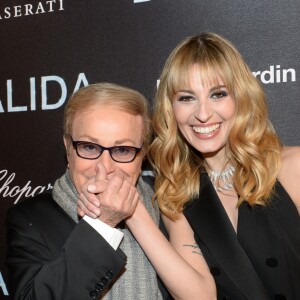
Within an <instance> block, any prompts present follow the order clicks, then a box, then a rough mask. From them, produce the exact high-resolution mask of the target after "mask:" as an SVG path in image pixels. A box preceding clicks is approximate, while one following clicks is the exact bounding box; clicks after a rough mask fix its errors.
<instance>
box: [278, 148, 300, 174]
mask: <svg viewBox="0 0 300 300" xmlns="http://www.w3.org/2000/svg"><path fill="white" fill-rule="evenodd" d="M281 159H282V166H281V170H280V172H284V173H285V172H288V173H292V175H295V174H299V175H300V147H299V146H293V147H284V148H283V150H282V155H281ZM285 175H287V174H285Z"/></svg>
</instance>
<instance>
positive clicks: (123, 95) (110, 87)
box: [63, 83, 152, 155]
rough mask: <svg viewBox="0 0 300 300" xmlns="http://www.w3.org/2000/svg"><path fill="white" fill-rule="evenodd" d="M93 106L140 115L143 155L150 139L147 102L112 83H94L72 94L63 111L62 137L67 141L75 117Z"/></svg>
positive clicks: (138, 94)
mask: <svg viewBox="0 0 300 300" xmlns="http://www.w3.org/2000/svg"><path fill="white" fill-rule="evenodd" d="M93 105H100V106H115V107H116V108H117V109H120V110H123V111H126V112H128V113H130V114H132V115H140V116H142V118H143V122H144V128H143V130H144V135H143V150H142V151H143V154H144V155H145V154H146V152H147V150H148V147H149V144H150V141H151V137H152V129H151V119H150V113H149V107H148V101H147V100H146V99H145V97H144V96H143V95H142V94H140V93H139V92H137V91H135V90H133V89H130V88H127V87H123V86H120V85H117V84H113V83H95V84H91V85H88V86H86V87H83V88H81V89H79V90H78V91H77V92H76V93H74V94H73V95H72V96H71V97H70V99H69V101H68V103H67V105H66V107H65V110H64V125H63V126H64V136H65V138H66V139H67V140H68V141H69V140H70V136H71V133H72V126H73V121H74V117H75V115H77V114H78V113H81V112H83V111H85V110H86V109H88V108H89V107H91V106H93Z"/></svg>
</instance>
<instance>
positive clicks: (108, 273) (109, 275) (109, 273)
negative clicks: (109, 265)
mask: <svg viewBox="0 0 300 300" xmlns="http://www.w3.org/2000/svg"><path fill="white" fill-rule="evenodd" d="M106 277H107V278H108V279H112V278H113V277H114V272H113V271H107V272H106Z"/></svg>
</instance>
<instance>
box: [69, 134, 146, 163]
mask: <svg viewBox="0 0 300 300" xmlns="http://www.w3.org/2000/svg"><path fill="white" fill-rule="evenodd" d="M71 139H72V144H73V147H74V149H75V150H76V153H77V155H78V156H79V157H81V158H84V159H97V158H99V157H100V156H101V154H102V153H103V151H105V150H107V151H108V152H109V154H110V157H111V158H112V160H114V161H115V162H119V163H130V162H132V161H133V160H134V159H135V158H136V156H137V154H138V153H139V152H140V151H141V149H142V147H143V146H141V147H140V148H137V147H132V146H113V147H103V146H101V145H98V144H95V143H91V142H84V141H74V140H73V138H72V137H71Z"/></svg>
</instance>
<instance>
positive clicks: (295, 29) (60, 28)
mask: <svg viewBox="0 0 300 300" xmlns="http://www.w3.org/2000/svg"><path fill="white" fill-rule="evenodd" d="M299 19H300V2H299V1H298V0H288V1H287V0H276V1H269V0H255V1H249V0H239V1H238V0H230V1H229V0H201V1H199V0H173V1H171V0H169V1H168V0H161V1H159V0H148V1H142V0H139V1H138V0H122V1H120V0H101V1H100V0H88V1H82V0H52V1H51V0H44V1H33V0H26V1H24V0H10V1H8V0H2V1H1V2H0V41H1V47H0V137H1V140H0V143H1V146H0V161H1V164H0V208H1V213H0V222H1V223H0V245H1V249H0V298H1V299H10V297H9V292H10V291H8V290H7V274H6V269H5V263H4V256H5V252H6V237H5V227H4V218H5V213H6V211H7V209H8V208H9V207H10V206H13V205H15V204H16V203H18V202H20V201H22V199H23V200H24V198H26V197H31V196H33V195H35V194H37V193H40V192H42V191H45V190H48V189H51V188H52V186H53V183H54V181H55V179H56V178H58V177H60V176H61V175H62V174H63V173H64V171H65V168H66V159H65V152H64V148H63V140H62V114H63V108H64V106H65V103H66V101H67V99H68V97H69V96H70V95H71V94H72V93H73V92H74V91H75V90H77V89H78V88H79V87H81V86H84V85H88V84H90V83H95V82H100V81H108V82H114V83H119V84H122V85H126V86H129V87H131V88H134V89H137V90H139V91H140V92H141V93H143V94H144V95H145V96H146V97H147V98H148V99H149V101H150V102H152V99H153V95H154V92H155V90H156V84H157V79H158V77H159V74H160V71H161V69H162V66H163V64H164V62H165V60H166V58H167V56H168V54H169V53H170V51H171V50H172V49H173V48H174V47H175V46H176V45H177V43H178V42H179V41H181V40H182V39H183V38H185V37H187V36H190V35H194V34H197V33H200V32H202V31H214V32H216V33H219V34H221V35H223V36H225V37H227V38H228V39H229V40H231V41H232V42H233V43H234V44H235V45H236V47H237V48H238V49H239V50H240V52H241V53H242V54H243V56H244V58H245V60H246V62H247V63H248V64H249V66H250V68H251V69H252V71H253V72H254V73H255V75H256V76H257V77H258V78H259V79H260V80H261V81H262V83H263V85H264V88H265V90H266V93H267V96H268V101H269V108H270V119H271V120H272V122H273V124H274V126H275V129H276V130H277V132H278V134H279V136H280V137H281V139H282V140H283V142H284V143H285V144H287V145H296V144H298V145H299V144H300V130H299V117H298V113H299V112H300V84H299V79H298V75H299V72H300V22H299Z"/></svg>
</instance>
